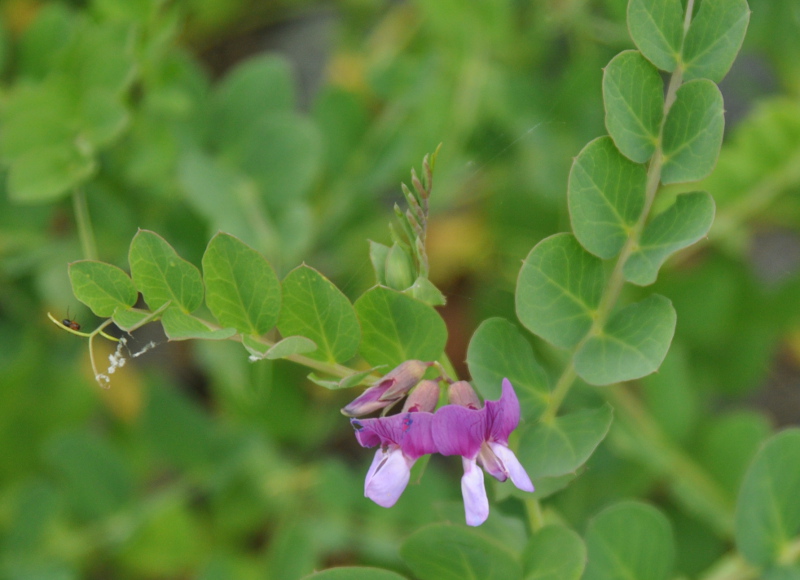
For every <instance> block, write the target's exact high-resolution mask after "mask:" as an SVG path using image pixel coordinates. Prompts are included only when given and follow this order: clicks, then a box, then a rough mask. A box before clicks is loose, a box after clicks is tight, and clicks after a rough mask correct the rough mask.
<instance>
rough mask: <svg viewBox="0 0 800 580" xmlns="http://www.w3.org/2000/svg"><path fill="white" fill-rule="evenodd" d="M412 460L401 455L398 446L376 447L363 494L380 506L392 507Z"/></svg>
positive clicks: (405, 480)
mask: <svg viewBox="0 0 800 580" xmlns="http://www.w3.org/2000/svg"><path fill="white" fill-rule="evenodd" d="M412 465H414V461H413V460H412V461H409V460H407V459H406V458H405V457H403V453H402V452H401V451H400V449H398V448H394V449H389V450H387V451H384V450H383V449H378V451H377V452H376V453H375V459H373V460H372V466H370V468H369V472H367V478H366V480H365V482H364V495H365V496H366V497H368V498H369V499H371V500H372V501H374V502H375V503H376V504H378V505H379V506H381V507H385V508H389V507H392V506H393V505H394V504H395V503H397V500H398V499H399V498H400V495H402V493H403V490H405V488H406V485H408V480H409V477H410V475H411V466H412Z"/></svg>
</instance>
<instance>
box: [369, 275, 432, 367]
mask: <svg viewBox="0 0 800 580" xmlns="http://www.w3.org/2000/svg"><path fill="white" fill-rule="evenodd" d="M355 309H356V312H357V314H358V321H359V322H360V323H361V330H362V332H363V336H364V340H363V342H362V344H361V356H363V357H364V358H365V359H366V360H367V362H369V364H371V365H373V366H378V365H388V366H389V367H395V366H397V365H398V364H400V363H401V362H404V361H407V360H411V359H419V360H423V361H433V360H436V359H438V358H439V357H440V356H441V355H442V352H443V351H444V346H445V343H446V342H447V327H446V326H445V324H444V321H443V320H442V317H441V316H439V313H438V312H436V310H434V309H433V308H432V307H431V306H428V305H427V304H425V303H423V302H420V301H419V300H416V299H415V298H412V297H411V296H408V295H406V294H403V293H401V292H397V291H395V290H391V289H389V288H385V287H383V286H375V287H374V288H372V289H370V290H367V291H366V292H365V293H364V294H363V295H362V296H361V297H360V298H359V299H358V300H356V303H355Z"/></svg>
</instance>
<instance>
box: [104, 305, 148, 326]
mask: <svg viewBox="0 0 800 580" xmlns="http://www.w3.org/2000/svg"><path fill="white" fill-rule="evenodd" d="M152 315H153V313H152V312H149V311H147V310H139V309H138V308H117V309H116V310H115V311H114V314H113V315H112V317H111V318H112V319H113V320H114V324H116V325H117V326H119V327H120V328H121V329H122V330H126V331H128V332H132V331H134V330H136V329H137V328H139V327H140V326H141V325H142V324H143V323H144V322H145V320H147V319H148V318H151V317H152Z"/></svg>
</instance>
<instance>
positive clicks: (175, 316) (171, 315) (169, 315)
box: [161, 306, 236, 340]
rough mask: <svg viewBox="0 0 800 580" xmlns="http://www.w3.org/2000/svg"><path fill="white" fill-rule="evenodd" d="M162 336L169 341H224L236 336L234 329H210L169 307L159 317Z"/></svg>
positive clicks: (190, 316)
mask: <svg viewBox="0 0 800 580" xmlns="http://www.w3.org/2000/svg"><path fill="white" fill-rule="evenodd" d="M161 325H162V326H163V327H164V334H166V335H167V338H169V339H170V340H189V339H206V340H225V339H226V338H230V337H232V336H233V335H234V334H236V329H235V328H219V329H216V330H215V329H213V328H210V327H209V326H208V325H207V324H206V323H205V322H204V321H202V320H200V319H199V318H195V317H194V316H192V315H191V314H186V313H185V312H183V311H182V310H181V309H180V308H177V307H172V306H171V307H169V308H167V309H166V310H165V311H164V314H162V315H161Z"/></svg>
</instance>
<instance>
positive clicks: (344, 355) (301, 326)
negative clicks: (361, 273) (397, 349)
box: [278, 264, 361, 363]
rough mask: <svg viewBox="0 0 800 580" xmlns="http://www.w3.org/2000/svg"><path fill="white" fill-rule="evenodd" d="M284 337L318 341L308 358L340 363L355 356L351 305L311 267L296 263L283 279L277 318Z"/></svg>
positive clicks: (355, 325) (356, 336)
mask: <svg viewBox="0 0 800 580" xmlns="http://www.w3.org/2000/svg"><path fill="white" fill-rule="evenodd" d="M278 330H280V331H281V334H282V335H283V336H305V337H306V338H309V339H311V340H313V341H314V342H315V343H316V344H317V347H318V348H317V350H316V351H314V352H310V353H308V354H307V356H308V357H309V358H313V359H316V360H322V361H326V362H332V363H341V362H344V361H347V360H349V359H351V358H353V356H355V354H356V352H357V351H358V344H359V342H360V341H361V329H360V328H359V326H358V320H357V319H356V313H355V310H354V309H353V305H352V304H350V301H349V300H348V299H347V296H345V295H344V294H342V292H341V290H339V289H338V288H337V287H336V286H334V285H333V283H332V282H331V281H330V280H328V279H327V278H326V277H325V276H323V275H322V274H320V273H319V272H317V271H316V270H315V269H314V268H311V267H310V266H306V265H305V264H303V265H302V266H298V267H297V268H295V269H294V270H292V271H291V272H289V274H287V276H286V278H284V280H283V309H282V311H281V316H280V319H279V320H278Z"/></svg>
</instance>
